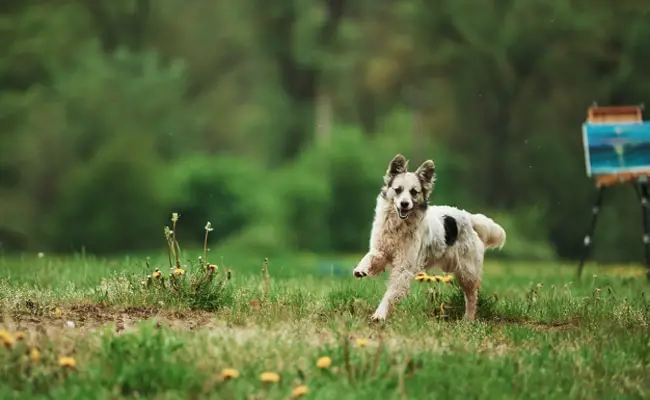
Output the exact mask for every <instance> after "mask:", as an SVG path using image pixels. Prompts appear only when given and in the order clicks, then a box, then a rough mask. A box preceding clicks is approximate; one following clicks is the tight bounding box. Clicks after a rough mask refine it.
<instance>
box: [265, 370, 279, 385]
mask: <svg viewBox="0 0 650 400" xmlns="http://www.w3.org/2000/svg"><path fill="white" fill-rule="evenodd" d="M260 380H261V381H262V382H266V383H276V382H280V375H278V374H277V373H275V372H262V374H261V375H260Z"/></svg>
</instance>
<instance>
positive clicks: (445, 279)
mask: <svg viewBox="0 0 650 400" xmlns="http://www.w3.org/2000/svg"><path fill="white" fill-rule="evenodd" d="M453 280H454V277H453V276H451V275H447V276H443V277H442V278H440V282H442V283H451V281H453Z"/></svg>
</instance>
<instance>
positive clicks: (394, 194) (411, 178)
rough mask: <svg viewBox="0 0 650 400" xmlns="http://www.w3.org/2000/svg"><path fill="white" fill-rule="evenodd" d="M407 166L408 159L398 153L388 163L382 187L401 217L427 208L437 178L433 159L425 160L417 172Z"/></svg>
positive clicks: (385, 196) (385, 195) (406, 216)
mask: <svg viewBox="0 0 650 400" xmlns="http://www.w3.org/2000/svg"><path fill="white" fill-rule="evenodd" d="M407 166H408V160H407V159H406V158H404V156H403V155H401V154H398V155H396V156H395V157H394V158H393V159H392V160H391V162H390V164H388V169H387V170H386V175H385V176H384V188H383V189H382V195H383V196H384V198H386V200H388V201H390V202H392V204H393V206H394V207H395V211H396V212H397V215H398V216H399V217H400V218H401V219H406V218H408V216H409V214H410V213H411V211H413V210H415V209H421V208H426V206H427V204H428V201H429V195H430V194H431V190H433V183H434V181H435V178H436V166H435V164H434V163H433V161H431V160H427V161H425V162H423V163H422V165H420V167H419V168H418V169H417V170H416V171H415V172H408V171H407Z"/></svg>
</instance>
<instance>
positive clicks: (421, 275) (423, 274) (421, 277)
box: [415, 272, 429, 282]
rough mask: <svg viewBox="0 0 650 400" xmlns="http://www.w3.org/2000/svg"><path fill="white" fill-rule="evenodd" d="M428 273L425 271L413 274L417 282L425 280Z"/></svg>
mask: <svg viewBox="0 0 650 400" xmlns="http://www.w3.org/2000/svg"><path fill="white" fill-rule="evenodd" d="M428 277H429V275H427V273H426V272H419V273H418V274H417V275H415V280H416V281H418V282H425V281H426V280H427V278H428Z"/></svg>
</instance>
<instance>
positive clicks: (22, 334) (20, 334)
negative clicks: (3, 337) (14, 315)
mask: <svg viewBox="0 0 650 400" xmlns="http://www.w3.org/2000/svg"><path fill="white" fill-rule="evenodd" d="M24 339H25V332H16V340H17V341H19V342H20V341H21V340H24Z"/></svg>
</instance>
